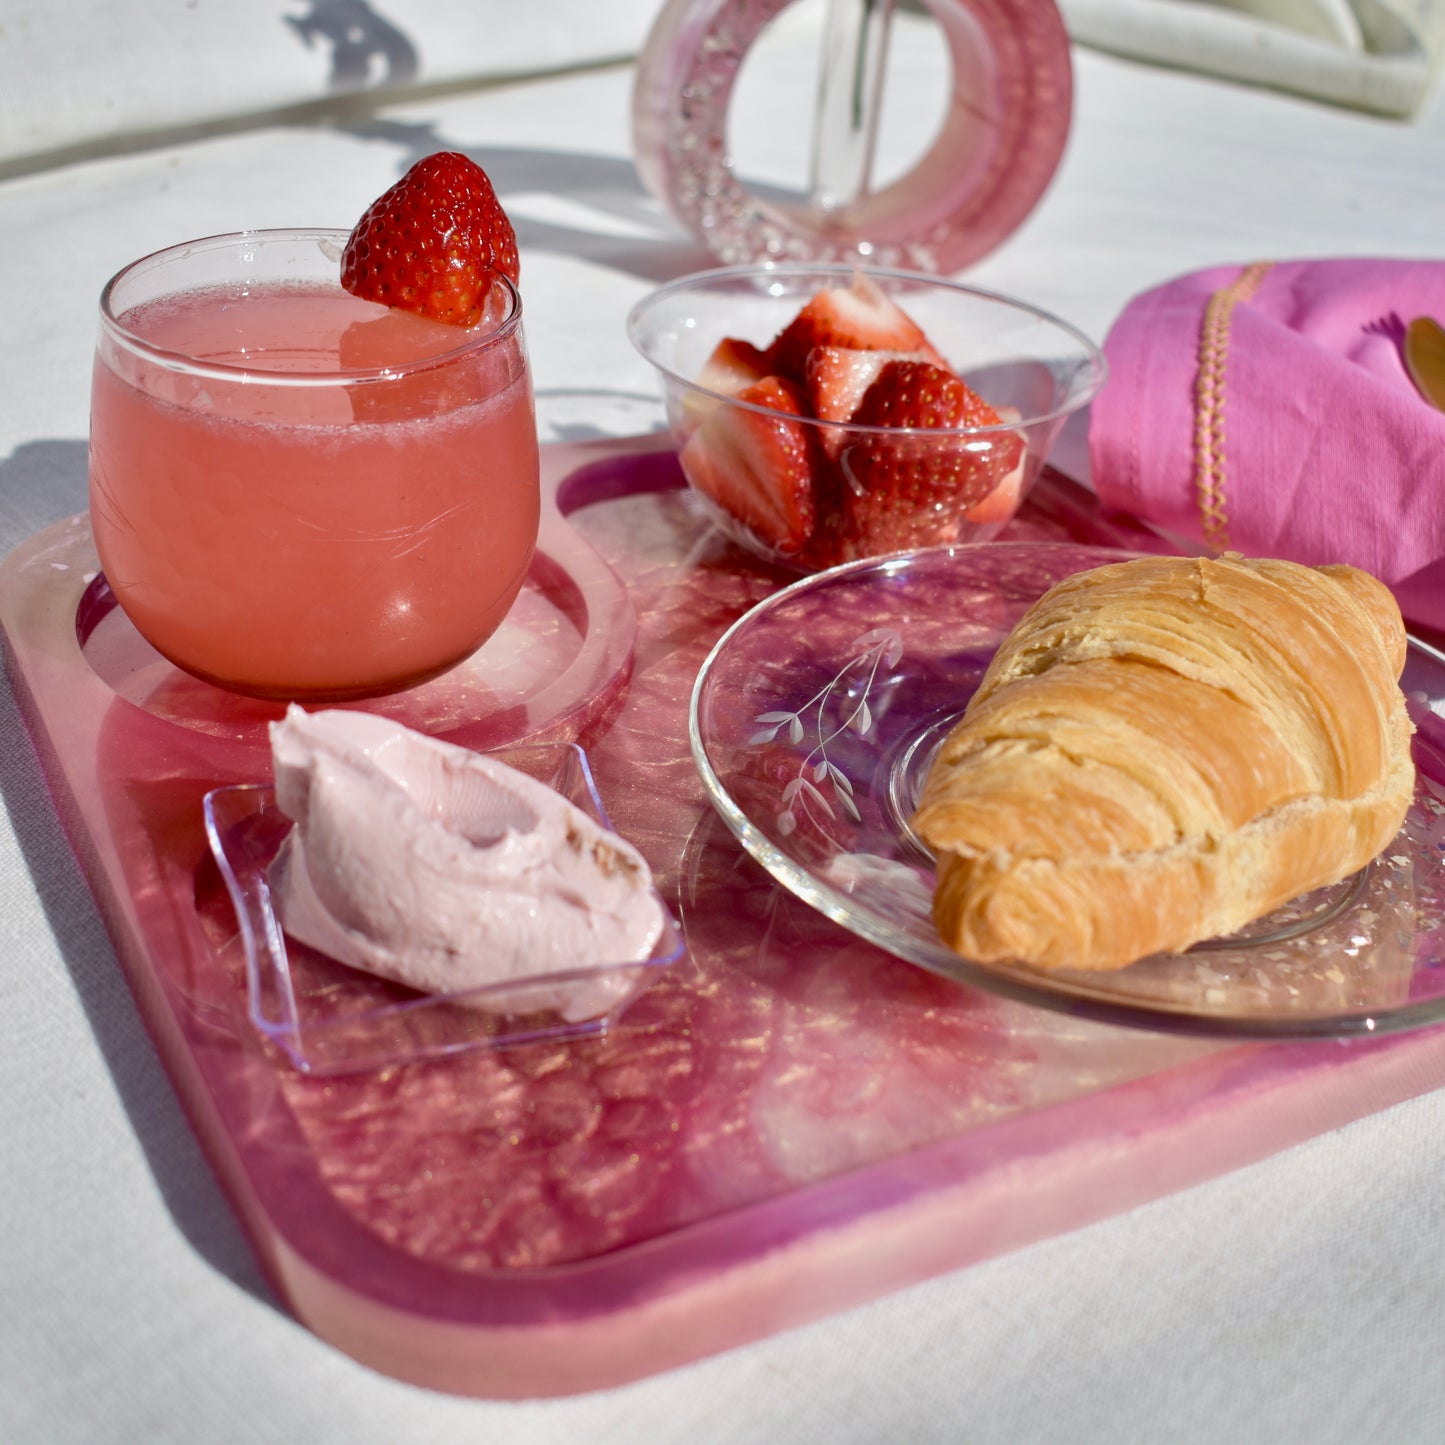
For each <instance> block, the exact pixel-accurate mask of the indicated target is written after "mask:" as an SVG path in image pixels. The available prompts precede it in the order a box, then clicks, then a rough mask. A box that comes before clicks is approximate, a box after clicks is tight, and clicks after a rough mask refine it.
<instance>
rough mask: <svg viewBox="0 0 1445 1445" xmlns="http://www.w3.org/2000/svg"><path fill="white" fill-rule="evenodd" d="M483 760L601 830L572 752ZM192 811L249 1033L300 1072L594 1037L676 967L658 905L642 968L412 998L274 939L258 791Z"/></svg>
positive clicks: (272, 799)
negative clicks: (230, 920) (570, 1001)
mask: <svg viewBox="0 0 1445 1445" xmlns="http://www.w3.org/2000/svg"><path fill="white" fill-rule="evenodd" d="M488 756H490V757H495V758H498V759H499V760H500V761H502V762H504V763H507V764H508V765H509V766H511V767H515V768H518V769H519V770H520V771H522V772H525V773H527V774H528V775H529V776H531V777H534V778H537V779H539V780H540V781H542V782H545V783H547V784H549V785H550V786H551V787H553V788H555V789H556V790H557V792H558V793H560V794H561V795H562V796H563V797H564V798H566V799H567V800H568V801H569V802H570V803H573V804H575V805H576V806H577V807H579V808H581V809H582V811H583V812H585V813H587V814H588V815H589V816H590V817H592V818H593V819H594V820H595V821H596V822H598V823H599V824H601V826H602V827H604V828H610V827H611V825H610V824H609V823H608V821H607V815H606V812H605V811H604V810H603V807H602V800H601V799H600V798H599V797H598V794H597V788H596V785H595V783H594V782H593V778H592V770H591V767H590V766H589V764H588V761H587V755H586V754H585V753H584V752H583V750H582V749H581V748H579V747H577V746H575V745H572V744H557V745H554V746H546V745H543V746H518V747H513V748H506V749H501V750H498V751H496V752H492V753H489V754H488ZM203 808H204V813H205V823H206V836H207V839H208V840H209V842H210V846H211V852H212V854H213V855H214V856H215V859H216V863H217V865H218V867H219V869H220V872H221V877H222V880H223V882H224V883H225V885H226V891H227V893H228V894H229V895H230V898H231V902H232V904H233V905H234V906H235V910H236V919H237V923H238V927H239V942H240V946H241V950H242V953H243V956H244V965H245V977H246V1002H247V1010H248V1012H249V1014H250V1018H251V1022H252V1023H253V1024H254V1025H255V1027H256V1029H257V1031H258V1032H259V1033H260V1034H261V1035H262V1036H263V1037H264V1038H266V1039H268V1040H270V1041H271V1042H272V1043H274V1044H275V1045H276V1046H277V1047H278V1048H279V1049H280V1050H281V1051H282V1053H284V1054H285V1055H286V1056H287V1058H289V1059H290V1061H291V1063H292V1064H293V1065H294V1066H295V1067H296V1068H298V1069H300V1070H302V1071H303V1072H305V1073H310V1074H315V1075H335V1074H345V1073H358V1072H362V1071H365V1070H370V1069H379V1068H386V1067H390V1066H392V1065H396V1064H408V1063H416V1062H419V1061H421V1060H424V1059H435V1058H441V1057H445V1056H449V1055H453V1054H457V1053H462V1052H465V1051H467V1050H471V1049H495V1048H502V1047H511V1046H515V1045H518V1044H525V1043H533V1042H536V1041H538V1040H542V1039H548V1040H557V1039H571V1038H579V1037H583V1036H587V1035H592V1034H598V1033H601V1032H603V1031H604V1030H606V1029H607V1028H608V1027H609V1026H610V1025H611V1024H612V1023H614V1022H615V1021H616V1020H617V1019H618V1018H619V1017H620V1016H621V1014H622V1012H623V1010H624V1009H626V1007H627V1006H628V1004H630V1003H631V1002H632V1000H633V999H635V998H636V997H637V995H638V994H639V993H641V992H642V991H643V990H644V989H645V988H647V987H648V986H649V985H650V984H652V983H653V982H655V981H656V979H657V978H658V977H659V975H660V973H661V971H662V970H664V969H666V968H668V967H669V966H670V965H672V964H674V963H676V962H677V961H678V959H679V958H681V957H682V953H683V942H682V935H681V933H680V932H679V930H678V928H677V926H676V924H675V922H674V921H673V918H672V915H671V913H670V912H669V911H668V909H667V908H666V906H665V905H664V906H663V909H662V912H663V917H664V920H665V921H664V925H663V932H662V935H661V937H660V938H659V939H658V941H657V944H656V947H655V948H654V949H653V951H652V954H651V955H650V956H649V957H647V958H644V959H639V960H635V961H631V962H623V963H618V962H612V961H609V960H594V961H590V962H585V963H583V964H581V965H579V967H577V968H576V969H570V970H567V971H565V972H556V971H554V972H549V973H544V974H537V975H534V976H532V977H529V978H523V979H510V980H508V981H506V982H505V983H498V984H491V985H488V986H487V987H485V988H477V989H469V990H467V991H466V992H462V993H447V994H424V993H418V992H416V991H415V990H413V989H409V988H407V987H406V986H405V985H403V984H398V983H393V982H391V981H390V980H388V979H384V978H378V977H376V976H374V975H372V974H369V973H366V972H363V971H362V970H359V969H355V968H351V967H348V966H347V965H346V964H343V963H338V962H337V961H336V960H335V959H333V958H330V957H328V956H327V955H326V954H323V953H320V952H318V951H317V950H316V949H314V948H310V947H308V946H307V945H305V944H302V943H299V942H297V941H296V940H294V939H290V938H288V937H287V936H286V935H285V934H284V932H283V931H282V929H281V926H280V923H279V921H278V919H277V917H276V914H275V912H274V910H273V908H272V903H271V890H270V888H269V887H268V885H267V881H266V870H267V869H268V868H269V867H270V865H271V862H272V860H273V859H274V858H275V857H276V853H277V850H278V849H279V848H280V846H281V842H282V840H283V839H284V838H285V837H286V835H287V834H288V833H289V832H290V831H291V827H292V824H291V820H290V819H289V818H288V817H286V815H285V814H284V813H282V812H281V811H280V809H279V808H278V807H277V806H276V796H275V791H274V789H273V788H272V787H271V786H270V785H269V784H264V783H243V784H237V785H234V786H231V787H224V788H216V789H213V790H212V791H211V792H209V793H207V794H206V796H205V799H204V800H203ZM659 902H661V900H660V899H659ZM571 993H576V994H577V995H578V996H579V997H581V996H583V995H585V996H586V997H587V998H591V999H604V1000H606V1002H607V1006H606V1008H605V1011H603V1012H598V1013H596V1014H594V1015H593V1016H591V1017H588V1018H581V1019H574V1018H569V1017H566V1016H565V1015H564V1013H563V1009H562V1001H565V1000H566V999H567V997H568V996H569V994H571Z"/></svg>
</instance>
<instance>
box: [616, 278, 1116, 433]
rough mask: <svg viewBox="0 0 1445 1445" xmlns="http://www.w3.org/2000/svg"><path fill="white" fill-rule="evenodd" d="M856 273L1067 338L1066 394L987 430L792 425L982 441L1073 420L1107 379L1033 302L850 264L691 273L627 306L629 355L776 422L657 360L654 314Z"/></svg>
mask: <svg viewBox="0 0 1445 1445" xmlns="http://www.w3.org/2000/svg"><path fill="white" fill-rule="evenodd" d="M855 275H863V276H867V277H869V278H870V279H872V280H874V281H878V282H881V283H884V284H886V285H887V286H889V287H890V288H892V291H893V294H896V295H903V296H905V297H906V295H907V293H908V292H909V291H937V292H948V293H951V294H953V295H955V296H959V297H966V298H968V299H970V300H973V301H980V302H984V303H986V304H987V305H990V306H995V307H998V308H999V309H1001V310H1004V311H1008V312H1013V313H1015V314H1017V315H1018V316H1020V317H1027V318H1029V319H1031V320H1032V321H1033V322H1035V323H1039V324H1042V325H1043V326H1045V327H1047V328H1049V329H1050V330H1052V331H1054V332H1056V333H1057V334H1059V335H1060V336H1061V337H1064V338H1067V340H1068V341H1069V342H1071V343H1072V344H1073V345H1074V346H1075V347H1076V348H1077V349H1078V353H1079V355H1078V366H1077V370H1076V372H1075V377H1074V381H1073V383H1072V385H1071V386H1070V389H1069V392H1068V395H1067V396H1066V397H1065V398H1064V399H1063V400H1062V401H1060V402H1058V403H1056V404H1055V405H1054V406H1052V407H1049V408H1048V409H1047V410H1044V411H1040V412H1038V413H1035V414H1033V415H1029V416H1024V417H1020V418H1019V419H1018V420H1017V421H1005V422H1000V423H998V424H995V425H989V426H966V427H927V428H922V427H886V426H868V425H860V424H859V423H857V422H851V421H848V422H826V421H822V420H820V419H818V418H816V417H793V416H792V415H791V413H786V415H788V416H789V419H790V420H794V421H801V422H805V423H811V424H812V425H814V426H817V427H820V428H824V429H827V430H832V431H846V432H849V433H856V434H857V435H858V436H859V437H862V438H871V437H893V438H907V437H912V436H918V437H942V438H959V437H987V436H990V435H1000V436H1001V435H1003V434H1005V433H1007V432H1014V431H1018V430H1020V429H1022V428H1029V427H1037V426H1044V425H1047V424H1049V423H1052V422H1055V421H1059V420H1061V419H1063V418H1066V417H1069V416H1072V415H1073V414H1074V413H1075V412H1077V411H1080V410H1082V409H1083V408H1084V407H1085V406H1087V405H1089V404H1090V403H1091V402H1092V401H1093V400H1094V398H1095V397H1096V396H1098V394H1099V392H1100V391H1102V390H1103V388H1104V383H1105V382H1106V381H1107V380H1108V376H1109V363H1108V359H1107V358H1106V357H1105V355H1104V351H1103V348H1102V347H1101V346H1100V345H1099V344H1098V343H1097V342H1096V341H1094V340H1093V338H1092V337H1090V336H1089V335H1088V334H1087V333H1086V332H1084V331H1083V330H1081V329H1080V328H1079V327H1077V326H1075V325H1074V324H1073V322H1071V321H1066V320H1064V318H1063V317H1061V316H1058V315H1055V314H1054V313H1053V312H1052V311H1047V310H1045V309H1044V308H1043V307H1041V306H1035V305H1034V304H1033V303H1032V302H1029V301H1023V300H1020V299H1019V298H1017V297H1015V296H1009V295H1006V294H1004V293H1003V292H1001V291H989V290H986V289H985V288H983V287H979V286H972V285H969V284H967V283H965V282H962V281H957V280H955V279H954V278H953V277H951V276H940V275H934V274H932V273H930V272H925V271H910V270H906V269H903V268H900V267H896V266H870V265H867V264H856V263H853V262H835V261H761V262H752V263H748V264H744V265H738V266H719V267H715V268H713V269H711V270H706V271H694V272H691V273H689V274H687V275H684V276H679V277H677V278H676V279H674V280H672V281H668V282H665V283H664V284H663V285H661V286H658V287H656V288H655V289H654V290H652V291H649V292H648V293H647V295H645V296H643V297H642V298H641V299H640V300H638V301H637V302H636V303H634V305H633V306H632V309H631V310H630V311H629V312H628V314H627V319H626V322H625V327H624V329H625V331H626V334H627V339H628V341H629V342H631V344H632V347H633V349H634V350H635V351H636V352H637V353H638V354H639V355H640V356H641V357H642V359H643V360H644V361H646V362H648V363H649V364H650V365H651V366H652V367H654V368H655V369H656V370H657V371H658V372H659V373H660V374H661V375H662V376H663V377H664V378H666V380H667V382H668V383H670V384H671V385H674V386H677V387H679V388H681V389H682V390H684V391H686V392H694V393H697V394H698V395H701V396H705V397H708V398H710V399H711V400H714V401H719V402H724V403H727V404H728V405H730V406H734V407H739V408H742V409H743V410H746V411H750V412H755V413H760V414H761V415H763V416H768V417H775V416H778V415H779V414H780V413H779V412H777V411H776V410H774V409H773V408H772V407H767V406H762V405H760V404H759V403H757V402H748V401H740V400H739V399H738V398H737V397H736V396H732V395H729V394H728V393H726V392H719V391H713V390H711V389H710V388H708V387H705V386H702V385H700V384H699V383H698V381H697V380H696V379H695V378H693V377H690V376H687V375H684V374H683V373H682V372H680V371H678V370H677V369H676V368H675V367H673V366H671V365H669V364H668V363H667V362H664V361H662V360H661V359H660V358H659V356H658V354H657V348H656V346H655V344H654V338H655V337H656V336H657V335H658V334H659V333H660V332H661V331H663V330H664V329H665V328H663V327H662V326H661V325H660V324H659V323H658V322H657V321H656V315H657V313H658V312H661V311H664V310H666V308H667V306H668V305H669V304H670V303H674V302H677V301H679V300H681V299H683V298H685V297H686V296H688V295H689V294H693V293H697V292H706V293H708V294H710V295H713V296H723V295H726V294H727V293H728V292H729V291H732V290H735V289H741V290H743V291H750V292H752V293H753V294H754V295H757V296H759V297H763V298H766V297H769V296H772V297H782V296H789V297H791V296H793V295H801V294H802V292H801V291H796V292H795V291H791V290H786V289H784V288H785V286H786V285H787V284H788V283H794V284H803V283H807V282H809V281H810V279H811V282H812V283H813V284H816V283H817V282H819V281H825V282H826V281H847V280H849V279H850V278H852V277H853V276H855Z"/></svg>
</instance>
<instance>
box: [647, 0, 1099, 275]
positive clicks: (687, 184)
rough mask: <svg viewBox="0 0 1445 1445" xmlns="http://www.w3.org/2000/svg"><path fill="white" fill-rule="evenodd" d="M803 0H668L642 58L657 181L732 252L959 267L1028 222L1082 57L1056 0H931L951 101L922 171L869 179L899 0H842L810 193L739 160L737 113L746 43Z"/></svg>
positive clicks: (713, 246)
mask: <svg viewBox="0 0 1445 1445" xmlns="http://www.w3.org/2000/svg"><path fill="white" fill-rule="evenodd" d="M790 3H792V0H668V3H667V4H665V5H664V6H663V9H662V12H661V14H660V15H659V16H658V19H657V21H656V23H655V25H654V27H653V30H652V32H651V34H650V35H649V37H648V40H647V44H646V46H645V47H644V50H643V53H642V55H641V57H640V58H639V61H638V68H637V73H636V79H635V83H634V90H633V121H632V123H633V146H634V150H635V153H636V161H637V168H638V171H639V173H640V174H641V176H642V179H643V181H644V182H645V184H646V185H647V186H648V187H649V189H650V190H652V192H653V193H654V194H655V195H656V196H657V197H658V198H659V199H660V200H661V201H662V202H663V203H664V204H665V205H666V206H667V207H668V208H669V209H670V210H671V211H672V213H673V214H674V216H676V218H677V219H678V220H679V221H680V222H681V223H682V224H683V225H684V226H686V227H687V228H688V230H689V231H691V232H692V234H693V235H694V236H695V237H696V238H697V239H698V240H699V241H700V242H701V243H702V244H703V245H704V246H706V247H707V248H708V249H709V250H710V251H712V252H713V253H714V254H715V255H716V256H718V257H719V258H721V259H722V260H723V261H725V262H727V263H729V264H737V263H741V262H746V261H766V260H801V261H829V262H850V261H854V260H859V259H863V260H866V261H868V262H869V263H870V264H873V265H882V266H891V267H900V268H906V269H911V270H920V271H933V272H940V273H949V272H954V271H957V270H959V269H961V268H962V267H964V266H967V265H969V264H971V263H972V262H974V261H976V260H978V259H979V258H980V257H981V256H984V255H986V254H987V253H988V252H989V251H991V250H993V249H994V248H995V247H996V246H998V245H999V244H1000V243H1001V242H1003V241H1004V240H1005V239H1006V238H1007V237H1009V236H1010V235H1012V234H1013V232H1014V231H1015V230H1017V229H1018V227H1019V226H1020V225H1021V224H1022V223H1023V221H1024V219H1025V217H1026V216H1027V215H1028V214H1029V212H1030V211H1031V210H1032V209H1033V208H1034V206H1035V205H1036V204H1037V203H1038V200H1039V198H1040V197H1041V196H1042V195H1043V192H1044V190H1045V188H1046V187H1047V186H1048V184H1049V182H1050V180H1051V179H1052V178H1053V175H1054V172H1055V170H1056V169H1057V167H1058V164H1059V160H1060V158H1061V156H1062V154H1063V149H1064V144H1065V141H1066V139H1067V136H1068V129H1069V120H1070V114H1071V108H1072V98H1073V72H1072V68H1071V63H1070V56H1069V44H1068V36H1067V33H1066V31H1065V29H1064V25H1063V21H1062V19H1061V18H1060V16H1059V12H1058V10H1057V8H1056V7H1055V5H1054V3H1053V0H924V4H925V6H926V8H927V9H928V11H929V12H930V13H931V15H932V16H933V18H934V19H935V20H936V21H937V22H938V25H939V28H940V29H941V31H942V34H943V39H944V42H945V44H946V47H947V51H948V56H949V59H950V62H951V64H952V72H953V74H952V86H951V91H950V96H949V102H948V107H947V114H946V116H945V118H944V120H943V123H942V125H941V126H940V128H939V131H938V134H937V136H936V139H935V141H934V144H933V146H932V147H931V149H929V150H928V152H927V153H926V154H925V155H924V156H922V158H921V159H920V160H919V161H918V162H917V164H916V165H915V166H914V167H913V169H912V170H911V171H909V172H908V173H907V174H906V175H904V176H902V177H901V178H899V179H898V180H896V181H894V182H892V183H891V184H889V185H887V186H885V187H883V188H881V189H879V190H877V191H874V190H872V189H871V187H870V184H869V181H870V170H871V165H872V159H873V148H874V141H875V139H876V132H877V121H878V113H879V107H880V102H881V93H882V78H883V66H884V52H885V50H886V44H887V34H888V25H889V23H890V20H891V11H892V4H893V0H829V8H828V11H827V15H826V19H825V27H824V37H823V53H822V64H821V70H820V78H819V86H818V97H817V105H816V109H815V131H814V136H813V157H812V174H811V178H810V185H809V191H808V198H807V201H806V203H805V204H799V205H786V204H776V203H771V202H765V201H763V200H760V199H759V198H758V197H756V196H754V195H752V194H751V193H750V192H749V191H748V190H747V189H746V188H745V187H744V186H743V185H742V184H741V183H740V182H739V180H738V179H737V177H736V176H735V175H734V173H733V167H732V157H731V156H730V154H729V151H728V145H727V136H726V125H727V114H728V107H729V103H730V101H731V97H732V92H733V87H734V85H735V84H736V82H737V79H738V76H739V74H740V72H741V68H742V63H743V60H744V58H745V57H746V55H747V52H748V50H749V49H750V48H751V47H752V46H753V44H754V43H755V42H756V41H757V39H758V37H759V36H760V34H761V33H762V31H763V30H764V29H765V27H766V26H767V25H768V24H769V22H770V21H771V20H772V19H773V18H774V17H775V16H776V15H778V14H779V13H780V12H781V11H782V10H784V9H785V8H786V7H787V6H788V5H789V4H790Z"/></svg>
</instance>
